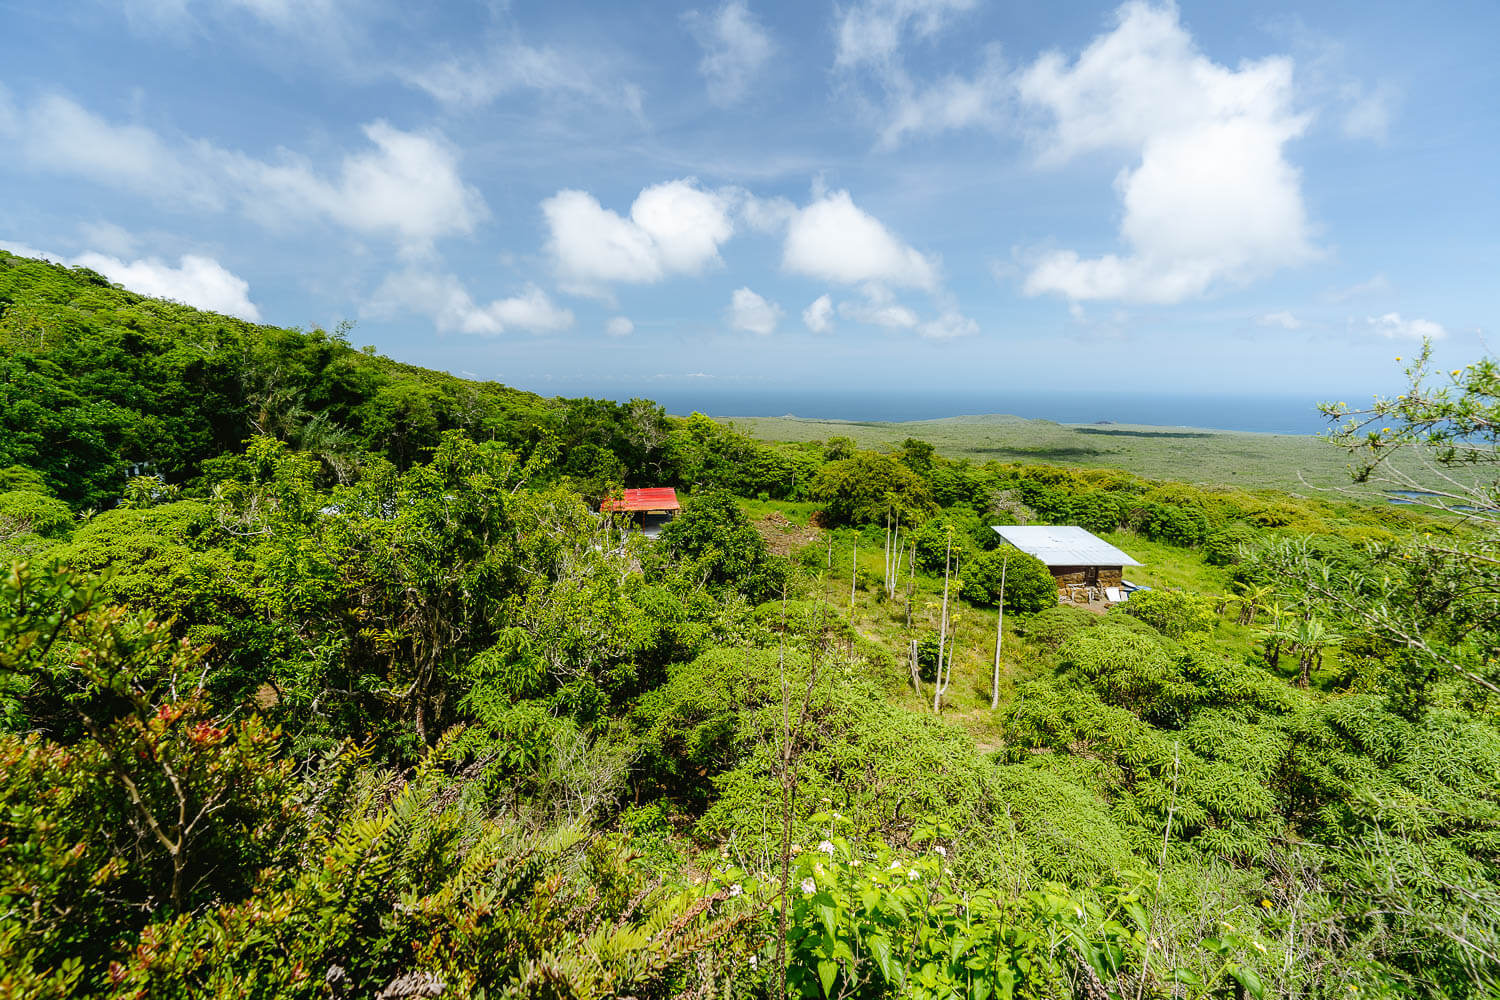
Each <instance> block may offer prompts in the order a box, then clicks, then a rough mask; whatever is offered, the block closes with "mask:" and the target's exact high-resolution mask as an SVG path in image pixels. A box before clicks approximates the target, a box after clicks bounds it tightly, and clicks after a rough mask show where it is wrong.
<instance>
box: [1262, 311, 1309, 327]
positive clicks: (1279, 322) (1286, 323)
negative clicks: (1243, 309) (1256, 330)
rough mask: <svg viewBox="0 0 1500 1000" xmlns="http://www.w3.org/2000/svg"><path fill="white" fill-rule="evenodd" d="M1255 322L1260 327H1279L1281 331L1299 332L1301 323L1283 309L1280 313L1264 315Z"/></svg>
mask: <svg viewBox="0 0 1500 1000" xmlns="http://www.w3.org/2000/svg"><path fill="white" fill-rule="evenodd" d="M1256 322H1258V323H1259V324H1260V325H1261V326H1279V327H1281V328H1282V329H1283V330H1300V329H1301V328H1302V321H1301V320H1300V319H1298V318H1297V317H1296V316H1294V315H1292V314H1291V313H1290V312H1288V311H1286V310H1285V309H1283V310H1282V311H1280V312H1273V313H1266V314H1265V315H1264V316H1262V317H1261V318H1260V319H1258V320H1257V321H1256Z"/></svg>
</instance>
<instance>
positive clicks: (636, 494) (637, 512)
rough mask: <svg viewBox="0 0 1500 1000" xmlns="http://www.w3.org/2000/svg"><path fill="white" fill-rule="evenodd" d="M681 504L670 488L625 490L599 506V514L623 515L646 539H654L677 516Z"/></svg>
mask: <svg viewBox="0 0 1500 1000" xmlns="http://www.w3.org/2000/svg"><path fill="white" fill-rule="evenodd" d="M681 509H682V504H680V503H678V502H677V491H676V490H675V489H673V488H672V487H670V486H652V487H647V488H644V489H638V490H625V491H624V492H623V493H622V494H621V495H620V496H618V497H609V498H607V499H606V500H605V501H604V502H603V503H601V504H600V505H599V513H601V514H624V515H626V516H627V517H629V518H630V519H631V520H632V521H634V522H635V523H636V524H638V525H640V528H641V530H642V531H643V532H645V534H646V537H647V538H655V537H656V536H657V534H658V533H660V532H661V529H662V525H664V524H666V523H667V522H668V521H670V520H672V518H674V517H676V516H677V512H678V511H679V510H681Z"/></svg>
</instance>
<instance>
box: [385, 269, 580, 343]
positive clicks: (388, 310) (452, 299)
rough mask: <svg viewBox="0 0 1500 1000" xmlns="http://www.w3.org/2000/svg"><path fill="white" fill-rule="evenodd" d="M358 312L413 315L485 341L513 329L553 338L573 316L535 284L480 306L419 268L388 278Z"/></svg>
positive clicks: (457, 284) (459, 287)
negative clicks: (550, 335) (486, 338)
mask: <svg viewBox="0 0 1500 1000" xmlns="http://www.w3.org/2000/svg"><path fill="white" fill-rule="evenodd" d="M362 312H363V313H364V314H365V315H367V316H370V317H372V318H376V319H389V318H391V317H394V316H398V315H402V314H416V315H420V316H426V317H428V318H429V319H431V320H432V324H433V326H434V327H436V328H437V329H438V330H439V331H440V332H443V333H449V332H456V333H469V334H478V335H480V336H489V337H493V336H498V335H499V334H502V333H507V332H510V331H513V330H524V331H526V332H528V333H552V332H556V331H558V330H566V329H567V328H568V327H570V326H572V325H573V313H572V312H571V311H570V310H568V309H563V308H561V307H559V306H557V305H555V304H554V303H553V302H552V300H551V299H550V298H548V297H547V293H546V292H544V291H542V290H541V289H540V288H538V287H537V286H535V285H527V286H526V287H525V289H523V290H522V292H521V293H520V294H519V295H513V296H511V297H509V298H504V299H495V300H494V301H492V302H488V303H485V304H483V305H481V304H479V303H477V302H475V301H474V299H473V297H472V296H470V295H469V292H468V290H467V289H466V288H464V286H463V283H462V282H461V281H459V280H458V278H457V277H455V276H454V275H451V274H440V273H438V272H435V271H429V270H423V269H420V268H408V269H406V270H404V271H400V272H397V273H395V274H391V275H388V276H387V277H386V279H385V281H383V282H382V283H381V285H380V287H379V288H378V289H376V291H375V294H374V295H373V296H371V298H370V301H369V302H367V303H366V304H365V307H364V309H363V310H362Z"/></svg>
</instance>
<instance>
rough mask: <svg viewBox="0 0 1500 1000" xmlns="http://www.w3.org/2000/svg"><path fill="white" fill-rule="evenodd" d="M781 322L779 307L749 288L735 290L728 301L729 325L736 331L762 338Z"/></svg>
mask: <svg viewBox="0 0 1500 1000" xmlns="http://www.w3.org/2000/svg"><path fill="white" fill-rule="evenodd" d="M780 321H781V307H780V306H779V305H777V304H776V303H774V302H768V301H766V300H765V299H764V298H762V297H761V296H759V295H757V294H755V293H754V292H752V291H751V290H750V289H749V288H736V289H735V290H734V295H733V296H731V297H730V300H729V325H730V326H731V327H732V328H734V329H736V330H744V331H746V332H747V333H754V334H759V335H760V336H762V337H764V336H766V335H767V334H770V333H773V332H774V331H775V330H776V324H777V323H778V322H780Z"/></svg>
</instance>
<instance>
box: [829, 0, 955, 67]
mask: <svg viewBox="0 0 1500 1000" xmlns="http://www.w3.org/2000/svg"><path fill="white" fill-rule="evenodd" d="M975 3H976V0H864V2H861V3H851V4H849V5H848V6H846V7H844V8H842V9H841V10H840V11H839V14H838V23H837V24H836V25H835V27H834V38H835V43H834V44H835V48H834V60H833V61H834V65H835V66H836V67H838V68H840V69H851V68H854V67H857V66H860V65H863V64H866V63H880V62H887V61H889V60H891V59H892V58H893V57H894V56H895V55H896V54H897V52H898V51H899V50H900V48H901V44H902V41H903V39H904V36H906V35H907V34H908V33H909V34H912V35H915V36H916V37H918V38H927V37H931V36H932V35H934V34H936V33H937V32H938V31H939V30H940V29H941V28H942V27H943V26H944V25H945V24H946V23H947V22H948V21H949V20H950V19H951V18H952V16H953V15H954V14H958V13H962V12H964V11H968V10H972V9H973V8H974V6H975Z"/></svg>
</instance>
